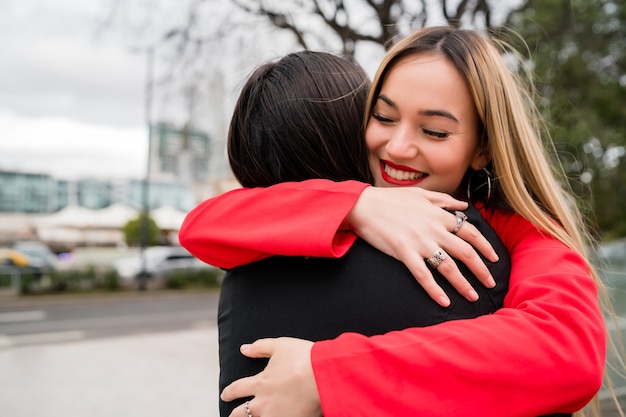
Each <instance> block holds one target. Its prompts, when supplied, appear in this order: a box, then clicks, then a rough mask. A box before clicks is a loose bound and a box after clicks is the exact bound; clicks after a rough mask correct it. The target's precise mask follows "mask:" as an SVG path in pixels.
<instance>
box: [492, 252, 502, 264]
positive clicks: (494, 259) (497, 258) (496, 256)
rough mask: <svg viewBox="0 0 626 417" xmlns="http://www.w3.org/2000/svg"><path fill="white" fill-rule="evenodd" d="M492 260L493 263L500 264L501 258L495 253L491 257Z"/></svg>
mask: <svg viewBox="0 0 626 417" xmlns="http://www.w3.org/2000/svg"><path fill="white" fill-rule="evenodd" d="M491 259H492V262H498V261H499V260H500V257H499V256H498V254H497V253H495V252H494V253H493V254H492V255H491Z"/></svg>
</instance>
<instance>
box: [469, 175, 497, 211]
mask: <svg viewBox="0 0 626 417" xmlns="http://www.w3.org/2000/svg"><path fill="white" fill-rule="evenodd" d="M491 178H492V175H491V172H489V170H488V169H487V168H483V169H481V170H480V171H472V173H471V174H470V177H469V178H468V180H467V199H468V200H469V201H472V190H473V191H474V193H475V194H479V190H480V191H482V190H481V189H484V187H485V186H487V197H486V198H485V203H487V202H488V201H489V199H491ZM474 179H477V182H478V185H477V186H476V187H472V182H474Z"/></svg>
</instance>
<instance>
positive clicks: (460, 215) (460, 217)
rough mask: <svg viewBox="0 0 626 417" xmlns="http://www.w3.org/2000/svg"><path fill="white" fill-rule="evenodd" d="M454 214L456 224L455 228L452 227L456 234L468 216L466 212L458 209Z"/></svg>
mask: <svg viewBox="0 0 626 417" xmlns="http://www.w3.org/2000/svg"><path fill="white" fill-rule="evenodd" d="M454 216H455V217H456V225H455V226H454V229H452V233H453V234H455V235H456V233H457V232H458V231H459V230H461V226H463V223H465V220H467V216H466V215H465V213H463V212H462V211H458V210H457V211H455V212H454Z"/></svg>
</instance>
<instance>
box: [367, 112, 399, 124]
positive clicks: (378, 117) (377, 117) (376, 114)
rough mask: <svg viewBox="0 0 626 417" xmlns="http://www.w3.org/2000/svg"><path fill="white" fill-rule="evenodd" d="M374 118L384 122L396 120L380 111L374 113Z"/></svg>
mask: <svg viewBox="0 0 626 417" xmlns="http://www.w3.org/2000/svg"><path fill="white" fill-rule="evenodd" d="M372 118H374V119H376V120H378V121H379V122H382V123H393V122H394V120H393V119H390V118H388V117H385V116H383V115H382V114H380V113H372Z"/></svg>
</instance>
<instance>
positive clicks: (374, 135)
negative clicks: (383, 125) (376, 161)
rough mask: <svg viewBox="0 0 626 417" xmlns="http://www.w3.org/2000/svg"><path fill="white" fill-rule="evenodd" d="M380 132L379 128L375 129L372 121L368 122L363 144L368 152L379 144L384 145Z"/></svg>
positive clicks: (378, 146) (372, 150)
mask: <svg viewBox="0 0 626 417" xmlns="http://www.w3.org/2000/svg"><path fill="white" fill-rule="evenodd" d="M380 133H381V132H380V129H377V128H376V126H375V124H374V123H370V124H369V125H368V126H367V128H366V129H365V144H366V145H367V149H368V150H369V151H370V152H374V151H375V150H376V149H378V148H380V146H381V145H384V143H382V142H383V140H382V137H381V134H380Z"/></svg>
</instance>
